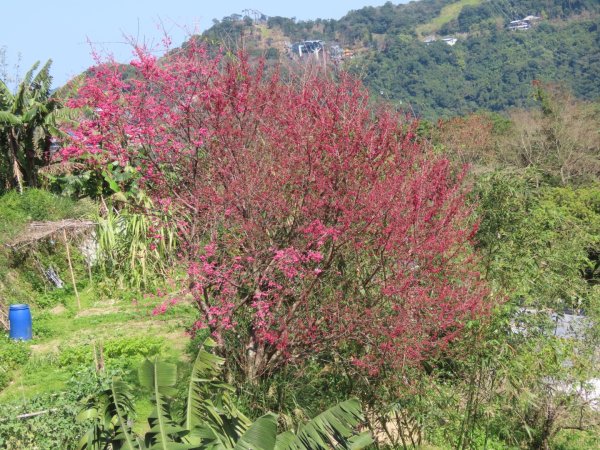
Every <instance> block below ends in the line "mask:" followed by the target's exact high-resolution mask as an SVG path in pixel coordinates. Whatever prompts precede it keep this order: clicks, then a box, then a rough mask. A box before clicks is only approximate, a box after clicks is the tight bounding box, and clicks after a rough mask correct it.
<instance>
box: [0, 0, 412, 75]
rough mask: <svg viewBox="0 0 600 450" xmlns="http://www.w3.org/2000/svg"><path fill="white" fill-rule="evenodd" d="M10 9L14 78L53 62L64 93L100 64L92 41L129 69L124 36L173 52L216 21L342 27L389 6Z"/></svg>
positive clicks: (348, 0)
mask: <svg viewBox="0 0 600 450" xmlns="http://www.w3.org/2000/svg"><path fill="white" fill-rule="evenodd" d="M3 3H4V4H3V5H2V13H3V17H4V20H3V21H2V22H3V23H2V26H1V27H0V49H2V48H5V54H6V69H7V72H8V75H9V76H11V77H14V76H15V74H20V75H22V74H23V73H24V72H25V71H26V70H27V69H28V68H29V67H30V66H31V65H32V64H33V63H34V62H35V61H36V60H41V61H42V62H45V61H46V60H47V59H48V58H52V59H53V61H54V62H53V66H52V67H53V69H52V75H53V76H54V85H55V86H60V85H62V84H64V83H65V82H66V81H67V80H68V79H69V78H71V77H72V76H74V75H77V74H78V73H81V71H83V70H85V69H86V68H87V67H89V66H90V65H92V64H93V59H92V58H91V56H90V45H89V44H88V40H89V41H91V42H92V43H93V44H94V47H95V48H96V49H98V50H99V51H102V52H109V53H111V54H113V55H114V56H115V57H116V59H117V60H119V61H122V62H127V61H129V60H130V59H131V47H130V46H128V45H127V44H126V39H125V38H124V35H125V36H131V37H133V38H134V39H137V40H138V42H144V41H145V42H146V43H149V44H156V45H158V44H160V41H161V37H162V32H161V31H160V29H161V27H162V28H164V29H166V30H167V31H168V33H169V34H170V36H171V37H172V41H173V44H174V45H179V44H180V43H181V42H183V40H184V39H185V37H186V35H187V34H188V33H189V31H190V30H194V29H195V30H198V31H202V30H204V29H206V28H208V27H210V25H211V24H212V20H213V19H215V18H216V19H221V18H222V17H224V16H228V15H230V14H234V13H238V14H241V13H242V11H243V10H245V9H254V10H258V11H261V12H262V13H263V14H266V15H268V16H285V17H296V18H297V19H298V20H308V19H316V18H335V19H338V18H340V17H342V16H343V15H344V14H345V13H347V12H348V11H349V10H352V9H360V8H362V7H363V6H369V5H370V6H379V5H383V4H384V3H385V0H344V1H329V2H327V1H319V0H302V1H275V0H245V1H241V0H226V1H219V0H212V1H193V0H144V1H142V0H140V1H133V0H97V1H95V2H91V1H82V0H53V1H49V0H31V1H29V2H25V3H23V2H21V1H18V0H9V1H6V2H3ZM393 3H395V4H396V3H403V1H400V0H395V1H394V2H393ZM161 24H162V25H161ZM19 54H20V55H21V56H20V64H19V66H20V68H19V70H18V71H17V70H16V67H15V65H16V63H17V61H18V60H19V58H18V55H19ZM0 69H1V67H0Z"/></svg>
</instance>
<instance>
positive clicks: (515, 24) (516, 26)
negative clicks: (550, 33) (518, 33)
mask: <svg viewBox="0 0 600 450" xmlns="http://www.w3.org/2000/svg"><path fill="white" fill-rule="evenodd" d="M540 20H542V18H541V17H538V16H531V15H529V16H527V17H524V18H523V19H519V20H513V21H511V22H510V23H509V24H508V26H507V28H508V29H509V30H529V29H530V28H531V27H532V26H533V25H534V24H535V23H536V22H539V21H540Z"/></svg>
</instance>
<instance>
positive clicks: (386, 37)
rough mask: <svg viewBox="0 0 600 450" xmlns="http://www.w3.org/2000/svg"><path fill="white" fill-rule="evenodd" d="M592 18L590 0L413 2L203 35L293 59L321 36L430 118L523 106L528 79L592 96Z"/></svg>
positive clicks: (599, 8) (236, 23)
mask: <svg viewBox="0 0 600 450" xmlns="http://www.w3.org/2000/svg"><path fill="white" fill-rule="evenodd" d="M527 16H534V19H533V20H531V21H529V22H527V24H526V27H524V28H523V29H517V30H511V29H509V26H510V23H511V22H512V21H514V20H521V19H524V18H525V17H527ZM599 25H600V2H598V1H596V0H525V1H516V0H419V1H413V2H410V3H408V4H400V5H394V4H393V3H391V2H388V3H386V4H385V5H383V6H381V7H365V8H362V9H359V10H356V11H350V12H349V13H348V14H347V15H346V16H344V17H342V18H341V19H340V20H323V19H316V20H314V21H296V20H295V19H293V18H284V17H266V16H260V17H250V16H243V15H232V16H229V17H226V18H224V19H223V20H221V21H217V20H215V21H214V25H213V27H212V28H210V29H209V30H207V31H206V32H205V33H204V37H205V38H207V39H211V40H216V41H219V42H223V41H224V42H226V44H227V45H229V46H237V45H240V44H241V45H243V46H244V48H246V49H247V50H249V51H250V52H256V53H260V52H262V53H266V54H267V56H268V57H270V58H286V57H292V58H293V57H296V59H302V58H297V56H298V55H297V54H296V53H294V50H293V43H294V42H298V41H300V42H301V41H304V40H322V41H324V44H323V45H324V49H325V51H326V52H328V51H329V53H330V54H332V55H333V50H334V49H335V48H337V49H338V52H339V54H340V55H342V56H340V59H341V60H342V62H341V64H343V65H344V66H345V67H346V68H348V69H349V70H350V71H351V72H353V73H355V74H357V75H358V76H360V77H361V78H362V79H363V80H364V82H365V83H366V85H367V86H369V87H370V88H371V89H372V91H373V92H374V93H375V94H376V95H380V96H383V97H384V98H386V99H388V100H391V101H392V102H395V103H397V104H398V105H403V107H408V105H410V109H412V111H414V112H415V113H416V114H418V115H422V116H425V117H429V118H434V117H439V116H450V115H455V114H465V113H469V112H472V111H476V110H479V109H487V110H492V111H501V110H504V109H507V108H511V107H515V106H527V105H528V104H529V102H530V101H531V99H530V96H529V93H530V92H531V83H532V81H534V80H540V81H544V82H558V83H560V84H562V85H564V86H566V87H567V88H569V89H571V90H572V91H573V92H574V93H575V94H576V95H578V96H579V97H581V98H585V99H591V100H594V99H597V98H598V97H600V83H598V82H597V74H598V73H600V30H599ZM444 37H452V38H454V39H456V42H455V43H454V42H453V41H451V42H450V43H452V44H454V45H448V42H445V41H443V40H442V38H444ZM426 41H428V42H426ZM303 59H308V58H307V55H304V58H303Z"/></svg>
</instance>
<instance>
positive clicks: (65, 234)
mask: <svg viewBox="0 0 600 450" xmlns="http://www.w3.org/2000/svg"><path fill="white" fill-rule="evenodd" d="M63 238H64V240H65V247H66V249H67V261H68V262H69V272H70V273H71V281H72V282H73V290H74V291H75V298H77V308H78V309H79V311H81V300H80V299H79V292H78V291H77V285H76V284H75V273H74V272H73V264H72V263H71V251H70V250H69V241H68V240H67V231H66V230H65V229H64V228H63Z"/></svg>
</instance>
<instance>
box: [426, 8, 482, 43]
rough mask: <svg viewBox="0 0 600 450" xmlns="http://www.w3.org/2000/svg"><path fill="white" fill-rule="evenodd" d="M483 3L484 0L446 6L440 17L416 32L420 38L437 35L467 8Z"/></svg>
mask: <svg viewBox="0 0 600 450" xmlns="http://www.w3.org/2000/svg"><path fill="white" fill-rule="evenodd" d="M481 1H482V0H459V1H457V2H455V3H452V4H450V5H446V6H444V7H443V8H442V10H441V11H440V15H439V16H437V17H436V18H434V19H433V20H431V21H430V22H428V23H425V24H423V25H419V26H418V27H417V28H416V30H415V31H416V32H417V34H418V35H419V36H427V35H429V34H432V33H435V32H436V31H438V30H439V29H440V28H442V26H444V25H445V24H447V23H448V22H450V21H452V20H454V19H456V18H458V15H459V14H460V12H461V11H462V9H463V8H464V7H465V6H477V5H479V4H480V3H481Z"/></svg>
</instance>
